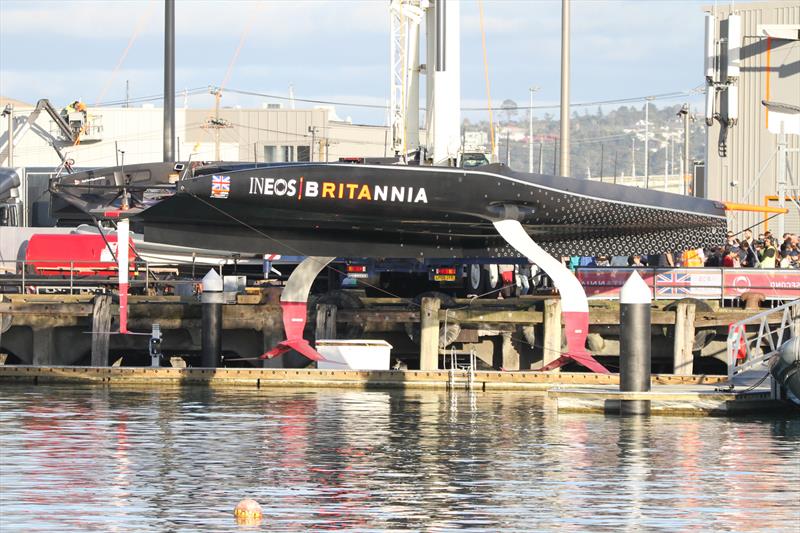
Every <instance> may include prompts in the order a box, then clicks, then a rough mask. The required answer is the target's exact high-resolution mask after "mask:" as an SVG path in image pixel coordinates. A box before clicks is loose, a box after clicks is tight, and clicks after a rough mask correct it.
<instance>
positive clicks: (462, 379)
mask: <svg viewBox="0 0 800 533" xmlns="http://www.w3.org/2000/svg"><path fill="white" fill-rule="evenodd" d="M467 377H468V376H467V373H466V372H464V371H459V372H456V373H455V378H456V382H457V385H458V386H460V387H461V386H464V385H465V384H466V382H467ZM450 379H451V377H450V371H449V370H318V369H288V368H286V369H283V368H282V369H267V368H263V369H262V368H197V367H193V368H169V367H166V368H164V367H162V368H152V367H90V366H27V365H3V366H0V383H2V382H13V381H16V382H27V383H32V382H33V383H100V384H103V383H105V384H141V385H149V386H159V385H182V384H193V383H194V384H207V385H210V386H214V387H217V386H219V387H245V388H246V387H303V386H308V387H344V388H409V389H412V388H437V387H438V388H447V387H448V386H449V383H450ZM726 380H727V376H712V375H695V376H676V375H672V374H656V375H653V383H655V384H663V385H701V384H706V385H713V384H716V383H723V382H725V381H726ZM473 383H474V388H475V389H478V390H490V389H491V390H517V389H529V390H547V389H549V388H551V387H552V386H553V385H556V384H559V385H617V384H618V383H619V375H618V374H592V373H588V372H534V371H523V372H500V371H476V372H474V373H473Z"/></svg>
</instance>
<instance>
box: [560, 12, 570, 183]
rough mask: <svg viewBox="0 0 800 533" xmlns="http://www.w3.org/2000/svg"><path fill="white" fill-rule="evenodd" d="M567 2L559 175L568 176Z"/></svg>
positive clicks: (563, 30) (563, 28)
mask: <svg viewBox="0 0 800 533" xmlns="http://www.w3.org/2000/svg"><path fill="white" fill-rule="evenodd" d="M569 3H570V0H561V169H560V171H561V172H560V175H561V176H569V175H570V174H571V173H570V168H569V146H570V144H569Z"/></svg>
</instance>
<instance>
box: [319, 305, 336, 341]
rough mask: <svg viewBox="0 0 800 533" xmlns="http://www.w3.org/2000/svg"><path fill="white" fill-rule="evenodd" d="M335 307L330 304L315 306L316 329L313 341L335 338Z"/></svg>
mask: <svg viewBox="0 0 800 533" xmlns="http://www.w3.org/2000/svg"><path fill="white" fill-rule="evenodd" d="M336 310H337V308H336V306H335V305H331V304H319V305H317V328H316V333H315V337H314V338H315V339H317V340H319V339H335V338H336Z"/></svg>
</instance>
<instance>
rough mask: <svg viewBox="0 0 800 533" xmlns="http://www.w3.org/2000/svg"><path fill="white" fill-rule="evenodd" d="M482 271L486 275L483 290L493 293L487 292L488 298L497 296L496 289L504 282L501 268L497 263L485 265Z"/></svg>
mask: <svg viewBox="0 0 800 533" xmlns="http://www.w3.org/2000/svg"><path fill="white" fill-rule="evenodd" d="M481 273H482V274H483V276H484V278H483V279H484V284H483V288H484V291H483V292H484V293H491V294H487V297H488V298H497V293H496V292H495V291H497V289H499V288H500V286H501V285H502V283H503V279H502V278H501V277H500V269H499V268H498V266H497V265H495V264H491V265H484V266H483V268H482V269H481Z"/></svg>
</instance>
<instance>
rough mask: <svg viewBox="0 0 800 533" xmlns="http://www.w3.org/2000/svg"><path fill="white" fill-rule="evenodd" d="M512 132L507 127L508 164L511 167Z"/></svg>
mask: <svg viewBox="0 0 800 533" xmlns="http://www.w3.org/2000/svg"><path fill="white" fill-rule="evenodd" d="M510 136H511V132H509V131H508V127H506V166H507V167H511V140H510Z"/></svg>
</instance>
